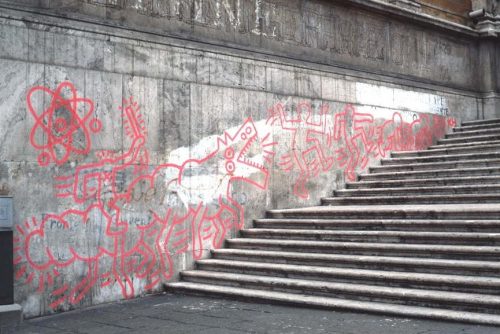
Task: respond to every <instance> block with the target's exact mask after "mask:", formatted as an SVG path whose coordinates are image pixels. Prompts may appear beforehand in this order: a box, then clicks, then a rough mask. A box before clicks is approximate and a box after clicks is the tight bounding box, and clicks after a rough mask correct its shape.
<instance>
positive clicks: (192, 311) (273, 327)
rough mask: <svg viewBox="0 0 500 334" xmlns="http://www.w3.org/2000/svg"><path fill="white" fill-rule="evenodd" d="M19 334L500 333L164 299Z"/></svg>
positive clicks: (36, 325) (61, 317)
mask: <svg viewBox="0 0 500 334" xmlns="http://www.w3.org/2000/svg"><path fill="white" fill-rule="evenodd" d="M14 333H20V334H21V333H22V334H28V333H43V334H52V333H54V334H56V333H57V334H60V333H99V334H114V333H120V334H121V333H142V334H146V333H164V334H180V333H200V334H201V333H203V334H233V333H234V334H237V333H325V334H326V333H329V334H330V333H331V334H336V333H338V334H365V333H366V334H401V333H404V334H434V333H435V334H457V333H460V334H494V333H496V334H498V333H500V328H498V327H497V328H495V327H487V326H477V325H468V324H460V323H447V322H438V321H429V320H421V319H407V318H396V317H389V316H378V315H367V314H359V313H349V312H333V311H327V310H316V309H305V308H297V307H288V306H276V305H265V304H256V303H246V302H240V301H234V300H226V299H220V298H213V299H210V298H206V297H196V296H184V295H172V294H162V295H155V296H148V297H144V298H138V299H134V300H129V301H124V302H119V303H113V304H106V305H101V306H95V307H91V308H87V309H84V310H77V311H71V312H66V313H62V314H58V315H53V316H48V317H43V318H37V319H32V320H26V321H24V323H23V324H22V326H21V327H19V328H18V329H16V330H15V331H14Z"/></svg>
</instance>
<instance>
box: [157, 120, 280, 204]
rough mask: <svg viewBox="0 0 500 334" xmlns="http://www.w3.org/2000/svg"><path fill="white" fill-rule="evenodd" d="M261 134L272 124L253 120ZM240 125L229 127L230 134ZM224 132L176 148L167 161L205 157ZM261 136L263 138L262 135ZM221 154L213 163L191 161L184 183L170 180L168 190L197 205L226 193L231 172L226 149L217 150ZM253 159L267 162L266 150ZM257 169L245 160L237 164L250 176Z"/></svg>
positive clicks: (239, 171) (239, 173)
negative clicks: (265, 158)
mask: <svg viewBox="0 0 500 334" xmlns="http://www.w3.org/2000/svg"><path fill="white" fill-rule="evenodd" d="M254 125H255V127H256V129H257V133H258V134H259V136H262V134H266V133H272V127H271V126H269V125H267V124H266V120H260V121H258V122H254ZM240 128H241V124H240V125H238V126H235V127H232V128H229V129H228V130H226V132H227V133H229V134H231V135H232V134H234V133H236V132H237V131H238V130H239V129H240ZM222 137H223V135H212V136H208V137H205V138H203V139H201V140H200V141H199V142H198V143H197V144H195V145H193V146H191V147H180V148H178V149H175V150H173V151H172V152H170V154H169V155H168V159H167V161H168V163H171V164H176V165H179V166H180V165H182V164H183V163H184V162H185V161H187V160H189V159H204V158H205V157H207V155H209V154H210V153H212V152H214V150H216V148H217V140H218V138H222ZM260 139H262V138H260ZM240 143H241V139H239V138H237V139H235V141H234V142H233V143H232V145H231V146H238V144H240ZM218 153H221V154H219V155H218V156H219V158H218V159H217V158H216V160H215V161H214V160H212V161H210V163H200V164H197V163H191V164H188V165H186V166H185V169H184V172H183V178H182V183H181V184H180V185H179V184H177V185H175V184H170V185H169V190H171V191H175V192H176V193H177V195H178V196H179V199H180V200H181V201H182V203H183V205H184V206H185V207H187V206H189V205H196V204H198V203H200V202H203V203H205V204H210V203H215V202H217V201H218V199H219V197H220V196H225V195H226V194H227V189H228V183H229V179H230V176H229V175H228V173H227V171H226V169H225V163H224V162H225V161H224V159H223V154H222V153H224V152H218ZM252 160H253V161H254V162H256V163H258V164H260V165H265V160H264V153H263V152H260V153H258V154H256V155H253V156H252ZM175 172H176V171H175V170H171V173H169V174H166V175H165V182H167V183H168V182H169V181H170V180H172V179H174V178H176V177H177V175H175ZM254 172H255V169H253V168H251V167H250V166H246V165H244V164H241V165H238V168H237V170H236V171H235V173H237V175H236V176H238V177H244V178H250V177H251V175H252V174H253V173H254Z"/></svg>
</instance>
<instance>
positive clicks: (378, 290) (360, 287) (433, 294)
mask: <svg viewBox="0 0 500 334" xmlns="http://www.w3.org/2000/svg"><path fill="white" fill-rule="evenodd" d="M182 275H183V276H191V277H201V278H213V279H221V278H223V279H231V280H235V281H243V282H245V283H250V282H253V283H267V284H269V285H273V286H274V285H276V284H283V285H290V286H293V287H296V288H316V289H331V290H343V291H349V292H351V293H353V292H357V293H364V294H384V295H386V296H391V297H403V298H425V299H431V300H445V301H450V302H462V303H465V304H472V303H475V304H481V305H499V304H500V296H495V295H487V294H480V293H467V292H451V291H441V290H427V289H426V290H424V289H415V288H400V287H383V286H380V285H370V284H356V283H341V282H328V281H316V280H307V279H299V278H284V277H273V276H260V275H250V274H240V273H226V272H217V271H206V270H189V271H184V272H183V273H182Z"/></svg>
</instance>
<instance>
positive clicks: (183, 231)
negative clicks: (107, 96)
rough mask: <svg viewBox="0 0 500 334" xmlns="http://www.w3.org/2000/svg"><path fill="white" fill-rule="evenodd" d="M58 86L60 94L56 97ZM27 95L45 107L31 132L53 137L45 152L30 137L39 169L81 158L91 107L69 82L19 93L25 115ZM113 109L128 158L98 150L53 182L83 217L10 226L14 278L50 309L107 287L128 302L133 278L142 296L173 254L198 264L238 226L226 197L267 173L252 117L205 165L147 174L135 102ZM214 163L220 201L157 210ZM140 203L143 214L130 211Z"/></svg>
mask: <svg viewBox="0 0 500 334" xmlns="http://www.w3.org/2000/svg"><path fill="white" fill-rule="evenodd" d="M66 88H68V90H69V91H70V94H69V96H68V94H67V92H66V95H63V93H62V92H63V90H64V89H66ZM36 91H42V92H44V93H47V94H49V95H50V96H52V99H53V101H52V102H51V103H50V107H49V108H48V109H46V111H44V113H43V115H44V116H43V117H40V116H38V114H37V113H34V112H33V116H34V118H35V125H34V127H33V131H32V133H36V132H37V131H40V130H39V129H43V131H45V133H48V134H49V135H50V136H52V137H50V136H48V137H49V139H47V142H46V144H45V145H39V144H38V143H37V142H35V139H32V144H33V146H34V147H35V148H41V149H42V148H43V149H47V150H48V153H47V154H48V155H47V158H45V155H43V159H42V158H40V159H39V163H40V165H41V166H47V165H48V162H49V161H50V160H52V161H53V162H54V163H56V164H62V163H64V162H65V161H67V160H68V159H69V158H70V157H71V154H72V153H73V154H87V153H89V152H90V148H91V142H90V136H89V133H88V131H87V127H86V125H88V126H89V127H90V129H91V130H99V129H100V123H99V122H98V120H92V121H89V120H88V119H89V117H90V113H91V111H92V109H93V108H92V106H93V103H92V101H91V100H89V99H84V98H78V97H77V93H76V90H75V89H74V87H73V86H72V85H71V84H70V83H63V84H61V85H60V86H59V87H58V88H57V89H56V91H55V92H52V91H51V90H49V89H47V88H44V87H35V88H33V89H32V90H30V92H29V93H28V108H29V109H30V111H34V110H35V108H34V107H33V103H32V96H33V94H34V92H36ZM80 101H82V102H83V103H85V104H88V106H90V108H89V109H88V110H84V111H81V110H80V109H79V108H78V106H77V105H76V104H77V102H80ZM59 108H64V113H66V114H67V115H66V116H67V117H71V118H70V121H69V122H68V123H65V124H70V128H68V129H65V128H63V127H62V125H61V126H59V125H58V124H62V123H63V122H62V121H59V119H60V116H59V115H58V114H59V113H60V112H59V111H58V110H59ZM120 109H121V110H122V113H123V119H124V124H125V128H126V134H127V136H128V141H129V142H130V146H129V148H128V150H126V151H125V152H124V153H122V154H118V153H116V152H113V151H98V152H97V153H96V154H95V155H96V159H97V161H96V162H94V163H84V164H82V165H80V166H78V167H76V168H75V170H74V173H72V174H70V175H66V176H57V177H56V178H55V182H56V185H55V189H56V192H57V195H56V197H58V198H61V199H69V200H70V202H71V203H73V206H74V207H84V209H82V210H78V209H74V208H72V209H69V210H66V211H64V212H63V213H61V214H46V215H44V216H43V218H42V219H41V220H38V219H36V218H35V217H33V218H31V219H28V220H27V221H26V222H25V223H24V225H21V226H18V227H17V232H18V233H17V236H16V239H15V242H16V246H15V252H16V259H15V264H16V265H17V268H18V270H17V272H16V279H18V280H22V279H24V281H25V282H26V283H30V284H36V286H37V291H38V292H39V293H42V292H50V296H51V298H52V299H53V300H52V302H51V303H50V307H52V308H56V307H58V306H59V305H61V304H63V303H69V304H75V303H78V302H80V301H81V300H82V299H83V298H84V297H85V296H86V295H87V294H89V292H90V290H91V289H92V287H94V286H96V285H99V286H100V287H101V288H103V287H106V286H109V285H112V284H116V285H118V286H119V287H120V290H121V292H122V295H123V297H125V298H128V297H132V296H134V295H135V293H136V291H135V289H136V288H135V287H136V285H134V280H136V281H137V280H144V281H145V282H147V283H146V284H145V285H144V289H151V288H153V287H155V286H156V285H157V284H158V283H159V282H160V281H161V279H169V278H170V277H171V276H172V274H173V272H174V260H173V257H174V256H175V255H178V254H182V253H186V252H188V251H191V253H192V257H193V258H194V259H198V258H200V257H201V256H202V252H203V250H204V249H207V248H213V247H220V246H221V244H222V242H223V240H224V238H225V237H226V236H227V233H228V232H229V231H231V230H236V229H239V228H241V227H242V225H243V219H244V208H243V206H242V205H241V204H240V203H238V202H237V201H236V200H235V199H233V194H232V191H231V189H232V184H233V183H234V182H245V183H248V184H251V185H253V186H255V187H256V188H258V189H266V188H267V187H268V184H269V170H268V168H267V167H266V166H265V165H266V164H268V163H270V162H271V159H272V157H273V155H274V151H273V146H274V145H276V143H275V142H272V141H271V140H270V138H271V137H270V134H269V133H267V134H265V136H260V134H259V133H258V132H257V129H256V127H255V124H254V123H253V121H252V119H251V118H248V119H247V120H246V121H245V122H244V123H243V124H242V126H241V127H239V129H238V130H237V131H235V132H232V133H229V132H226V133H224V135H223V136H222V137H219V138H218V139H217V142H216V146H215V147H216V148H215V149H214V150H213V151H212V152H211V153H209V154H207V155H206V156H205V157H202V158H201V159H188V160H186V161H184V162H183V163H181V164H173V163H166V164H162V165H158V166H156V167H155V168H151V167H150V165H149V154H148V151H147V149H146V147H145V144H146V140H147V131H146V127H145V122H144V120H143V118H142V115H141V113H140V108H139V106H138V104H137V103H136V102H134V100H133V99H132V98H130V99H128V100H124V101H123V103H122V107H121V108H120ZM81 112H83V113H84V115H85V116H84V117H83V118H81V117H80V116H79V113H81ZM54 118H55V120H54ZM97 124H99V126H97ZM79 131H80V132H82V133H83V138H84V150H82V149H76V148H75V147H74V146H73V143H74V142H75V141H74V138H73V136H75V135H76V132H79ZM33 137H34V135H33ZM58 145H62V146H63V148H64V150H63V151H62V152H63V155H62V156H59V155H58V154H59V152H58V151H60V149H59V148H58ZM56 151H57V152H56ZM256 152H259V153H261V154H262V157H263V160H262V161H257V160H255V159H254V158H253V156H255V153H256ZM42 154H44V153H42ZM49 158H50V160H49ZM219 165H223V168H222V170H221V171H220V173H221V175H222V177H221V178H220V180H219V181H218V182H217V184H218V187H219V188H220V189H221V191H220V192H221V195H220V196H219V197H218V199H217V200H216V203H204V202H198V203H196V204H194V205H193V204H192V203H188V204H187V205H186V206H185V207H184V208H182V210H180V209H179V208H177V209H176V210H174V208H172V207H169V205H168V204H167V203H165V194H166V193H168V192H169V191H170V192H173V193H178V192H182V191H195V190H196V189H190V187H191V182H190V181H192V180H190V177H191V176H192V174H193V171H195V170H197V169H198V170H199V169H200V168H202V167H203V168H205V167H204V166H208V167H213V166H219ZM241 170H245V173H241V172H240V171H241ZM247 175H252V177H248V176H247ZM137 195H139V196H137ZM141 199H143V200H144V202H147V203H146V204H147V206H146V207H141V208H139V209H138V210H133V208H134V205H135V203H136V202H137V201H138V200H141ZM155 199H156V200H155ZM183 211H184V212H183ZM144 212H146V213H144ZM131 213H132V214H131ZM75 266H78V267H79V268H84V269H83V270H82V269H80V271H82V274H81V275H79V277H80V278H79V279H77V280H69V281H68V280H65V279H64V277H61V276H63V275H61V271H63V270H65V269H67V268H70V269H71V267H75Z"/></svg>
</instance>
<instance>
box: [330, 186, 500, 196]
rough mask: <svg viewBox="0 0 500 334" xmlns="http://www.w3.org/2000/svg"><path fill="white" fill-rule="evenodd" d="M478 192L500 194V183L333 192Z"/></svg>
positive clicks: (390, 193) (339, 194)
mask: <svg viewBox="0 0 500 334" xmlns="http://www.w3.org/2000/svg"><path fill="white" fill-rule="evenodd" d="M478 193H480V194H500V184H486V185H485V184H472V185H464V186H426V187H395V188H368V189H342V190H335V191H334V192H333V194H334V196H335V197H358V196H359V197H369V196H419V195H453V194H478Z"/></svg>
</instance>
